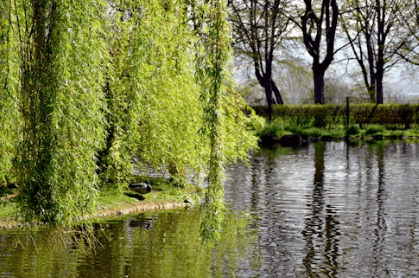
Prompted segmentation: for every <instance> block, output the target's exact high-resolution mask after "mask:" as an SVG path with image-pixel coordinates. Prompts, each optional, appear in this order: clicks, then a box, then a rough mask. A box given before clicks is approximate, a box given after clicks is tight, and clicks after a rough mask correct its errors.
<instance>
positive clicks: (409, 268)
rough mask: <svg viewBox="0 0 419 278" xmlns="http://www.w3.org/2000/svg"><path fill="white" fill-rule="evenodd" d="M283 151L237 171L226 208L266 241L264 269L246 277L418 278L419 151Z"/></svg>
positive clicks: (326, 146) (398, 147) (329, 146)
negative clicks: (246, 217)
mask: <svg viewBox="0 0 419 278" xmlns="http://www.w3.org/2000/svg"><path fill="white" fill-rule="evenodd" d="M274 152H275V153H274V154H272V152H271V153H267V151H266V150H265V151H262V152H261V153H260V154H257V155H255V156H254V157H253V159H252V161H251V163H250V168H248V167H246V166H244V165H242V164H237V165H235V166H234V167H232V168H231V169H230V170H229V175H228V177H229V178H228V181H227V183H226V189H227V193H226V196H227V200H230V203H231V204H232V206H233V207H234V208H235V209H236V210H244V209H246V208H249V209H250V211H251V213H252V218H253V222H254V227H256V228H255V229H257V230H258V232H259V239H258V244H259V251H258V252H259V253H258V254H253V255H252V256H255V257H261V261H262V265H261V267H260V268H258V269H251V268H249V267H248V266H246V265H241V270H240V271H241V273H246V274H245V275H244V276H242V277H252V275H256V276H258V277H406V276H413V277H417V276H418V271H419V244H418V240H419V225H417V217H418V210H419V204H418V201H419V192H418V188H419V183H418V181H419V156H418V154H419V145H418V144H413V143H412V144H408V143H397V144H396V143H389V142H377V143H374V144H365V143H363V144H360V145H359V146H350V145H349V146H348V144H346V143H345V142H332V143H324V142H317V143H315V144H311V145H310V146H308V147H307V148H304V149H301V150H299V151H286V152H281V151H278V150H274ZM251 259H252V257H250V260H251Z"/></svg>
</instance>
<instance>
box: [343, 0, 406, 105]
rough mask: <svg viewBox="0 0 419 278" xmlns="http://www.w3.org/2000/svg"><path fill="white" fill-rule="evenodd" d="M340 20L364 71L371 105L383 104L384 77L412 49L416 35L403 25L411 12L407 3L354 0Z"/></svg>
mask: <svg viewBox="0 0 419 278" xmlns="http://www.w3.org/2000/svg"><path fill="white" fill-rule="evenodd" d="M346 5H347V6H346V7H347V12H346V13H345V14H344V15H342V16H341V17H340V20H341V22H342V27H343V31H344V32H345V34H346V36H347V38H348V41H349V43H350V47H351V49H352V53H353V56H354V58H353V59H355V60H356V62H357V63H358V65H359V67H360V68H361V72H362V77H363V80H364V84H365V87H366V89H367V92H368V95H369V96H370V99H371V102H376V103H383V101H384V97H383V80H384V74H385V73H386V72H387V71H389V70H390V69H391V68H392V67H394V66H395V65H396V64H398V63H399V62H400V61H401V60H402V58H401V57H400V56H398V53H401V50H404V49H406V47H408V46H409V45H411V43H410V40H411V38H412V35H413V32H412V30H409V28H408V27H407V26H408V25H409V24H407V25H405V23H402V24H400V23H401V22H400V20H399V19H400V17H403V13H406V12H409V11H411V10H410V8H409V7H408V6H409V4H407V2H406V1H400V0H387V1H381V0H374V1H372V0H367V1H358V0H351V1H347V3H346Z"/></svg>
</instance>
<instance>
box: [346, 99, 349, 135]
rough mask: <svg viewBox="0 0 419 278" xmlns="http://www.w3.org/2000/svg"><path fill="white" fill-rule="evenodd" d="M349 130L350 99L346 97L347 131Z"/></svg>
mask: <svg viewBox="0 0 419 278" xmlns="http://www.w3.org/2000/svg"><path fill="white" fill-rule="evenodd" d="M348 128H349V97H346V129H348Z"/></svg>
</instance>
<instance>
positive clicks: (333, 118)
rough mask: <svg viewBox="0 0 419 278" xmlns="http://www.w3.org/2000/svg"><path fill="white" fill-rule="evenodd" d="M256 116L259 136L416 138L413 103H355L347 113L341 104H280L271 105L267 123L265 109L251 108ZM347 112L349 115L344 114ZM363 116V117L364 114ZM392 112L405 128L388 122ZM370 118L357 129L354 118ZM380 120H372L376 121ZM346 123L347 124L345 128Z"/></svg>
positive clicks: (417, 117) (418, 119)
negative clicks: (262, 121) (259, 120)
mask: <svg viewBox="0 0 419 278" xmlns="http://www.w3.org/2000/svg"><path fill="white" fill-rule="evenodd" d="M255 111H256V112H257V114H258V115H260V116H262V117H264V118H265V124H264V125H263V126H261V127H259V128H258V129H257V130H256V134H257V136H258V137H259V138H261V139H262V141H263V140H264V139H272V138H274V139H275V138H281V137H282V136H284V135H287V134H299V135H301V136H302V137H303V138H305V139H309V138H322V137H323V138H328V139H332V140H333V139H351V138H367V139H368V138H376V139H381V138H383V139H385V138H388V139H402V138H418V137H419V124H418V123H419V114H418V111H419V107H417V105H411V106H407V105H383V106H374V105H373V104H358V105H352V106H351V107H350V113H349V114H347V113H346V112H347V110H346V106H345V107H344V106H342V105H322V106H321V105H301V106H296V105H281V106H279V105H278V106H274V109H273V111H274V113H273V119H272V121H271V122H268V120H267V117H268V114H267V108H266V107H255ZM348 115H349V117H348ZM365 115H367V116H365ZM389 115H393V116H394V117H395V118H397V120H400V119H402V120H403V119H406V120H407V121H409V122H410V123H409V127H410V128H409V129H406V125H405V123H403V122H402V123H400V122H395V123H392V118H391V117H390V116H389ZM362 117H364V118H365V117H366V118H367V119H371V121H375V123H363V124H362V126H363V129H361V128H360V126H359V124H358V123H357V121H358V120H359V119H361V120H365V119H364V118H362ZM381 119H382V123H376V121H380V120H381ZM347 124H349V125H348V127H347Z"/></svg>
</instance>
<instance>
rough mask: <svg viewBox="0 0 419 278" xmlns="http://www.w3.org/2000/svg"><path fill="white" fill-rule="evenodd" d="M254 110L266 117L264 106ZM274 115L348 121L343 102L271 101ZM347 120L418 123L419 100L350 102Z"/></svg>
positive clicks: (300, 120) (315, 122) (312, 122)
mask: <svg viewBox="0 0 419 278" xmlns="http://www.w3.org/2000/svg"><path fill="white" fill-rule="evenodd" d="M252 108H253V109H254V110H255V112H256V114H258V115H260V116H263V117H266V118H267V117H268V107H267V106H253V107H252ZM272 110H273V111H272V115H273V118H274V119H275V118H281V119H283V120H284V121H288V122H293V123H294V124H296V125H297V126H300V127H308V126H315V127H319V128H329V129H330V128H334V127H336V125H338V124H342V125H345V124H346V121H347V116H346V105H336V104H324V105H315V104H305V105H273V106H272ZM349 111H350V119H349V120H350V122H351V123H355V122H358V123H360V122H362V123H382V124H385V123H404V122H409V123H419V104H380V105H376V104H373V103H362V104H351V105H350V108H349Z"/></svg>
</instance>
